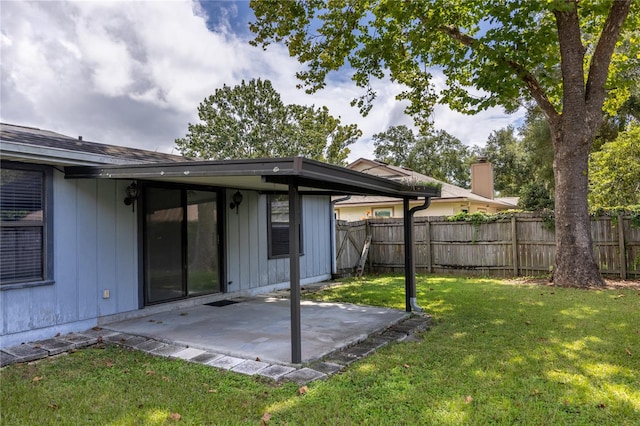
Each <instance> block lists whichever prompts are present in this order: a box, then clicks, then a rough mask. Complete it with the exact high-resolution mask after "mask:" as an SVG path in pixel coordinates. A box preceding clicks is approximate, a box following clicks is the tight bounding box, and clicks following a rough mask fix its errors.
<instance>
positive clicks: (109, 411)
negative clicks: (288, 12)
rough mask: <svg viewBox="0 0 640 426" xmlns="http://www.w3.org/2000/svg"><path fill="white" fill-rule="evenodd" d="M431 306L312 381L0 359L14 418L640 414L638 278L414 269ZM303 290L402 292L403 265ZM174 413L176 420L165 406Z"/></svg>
mask: <svg viewBox="0 0 640 426" xmlns="http://www.w3.org/2000/svg"><path fill="white" fill-rule="evenodd" d="M417 282H418V301H419V303H420V304H421V305H422V306H423V307H424V308H425V310H426V311H427V312H430V313H432V314H433V316H434V317H435V319H436V321H435V325H434V327H433V328H432V329H431V330H430V331H428V332H426V333H424V334H423V335H422V337H423V340H422V341H420V342H411V343H399V344H393V345H390V346H388V347H386V348H383V349H381V350H379V351H378V352H377V353H376V354H374V355H372V356H370V357H368V358H366V359H364V360H362V361H359V362H357V363H355V364H352V365H351V366H350V367H349V368H347V369H346V370H345V372H343V373H342V374H338V375H335V376H332V377H331V378H329V379H328V380H326V381H321V382H314V383H312V384H310V385H309V387H308V392H306V394H303V395H299V394H298V392H297V390H298V386H296V385H295V384H292V383H287V384H275V383H272V382H269V381H267V380H261V379H259V378H252V377H247V376H242V375H238V374H233V373H229V372H223V371H217V370H215V369H213V368H209V367H203V366H200V365H195V364H191V363H187V362H183V361H179V360H167V359H162V358H154V357H151V356H148V355H145V354H142V353H137V352H133V351H129V350H125V349H120V348H114V347H107V348H105V349H86V350H81V351H77V352H75V353H73V354H70V355H68V356H60V357H57V358H51V359H46V360H42V361H39V362H37V363H33V364H31V365H14V366H9V367H6V368H4V369H3V370H2V371H1V373H0V387H1V399H0V402H1V406H0V407H1V413H2V419H0V423H1V424H3V425H10V424H20V425H24V424H35V425H46V424H56V425H62V424H92V423H93V424H113V425H120V424H123V425H124V424H145V425H146V424H152V425H155V424H173V423H176V422H179V423H180V424H221V425H227V424H229V425H233V424H260V422H261V419H262V418H263V415H264V414H265V413H269V414H270V419H269V420H268V421H267V424H269V425H275V424H290V425H293V424H311V425H315V424H344V425H353V424H376V425H379V424H389V425H398V424H420V425H426V424H435V425H447V424H450V425H458V424H508V425H512V424H531V425H541V424H553V425H556V424H558V425H566V424H575V425H585V424H597V425H603V424H610V425H625V424H626V425H635V424H640V290H634V289H625V290H603V291H594V290H576V289H564V288H554V287H547V286H529V285H512V284H507V283H505V282H503V281H500V280H491V279H478V278H473V279H461V278H453V277H435V276H420V277H419V278H418V280H417ZM306 297H311V298H316V299H321V300H335V301H347V302H355V303H367V304H374V305H384V306H391V307H397V308H403V306H404V284H403V279H402V278H401V277H375V278H370V279H363V280H357V281H352V282H350V283H348V284H346V285H343V286H340V287H334V288H332V289H329V290H325V291H322V292H319V293H316V294H311V295H307V296H306ZM173 413H177V414H179V415H180V419H179V420H175V419H174V418H176V417H177V416H175V415H174V418H172V417H171V414H173Z"/></svg>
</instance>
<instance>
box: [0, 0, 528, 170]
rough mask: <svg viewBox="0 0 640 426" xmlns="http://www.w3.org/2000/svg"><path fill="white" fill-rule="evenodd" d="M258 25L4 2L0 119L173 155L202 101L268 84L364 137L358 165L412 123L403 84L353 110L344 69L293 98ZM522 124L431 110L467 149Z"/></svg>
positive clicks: (224, 17)
mask: <svg viewBox="0 0 640 426" xmlns="http://www.w3.org/2000/svg"><path fill="white" fill-rule="evenodd" d="M252 18H253V13H252V11H251V9H250V8H249V3H248V1H238V2H228V1H224V2H222V1H207V2H202V3H200V2H192V1H190V0H172V1H145V2H142V1H105V2H90V1H83V2H80V1H48V2H42V1H22V2H13V1H11V2H6V1H2V4H1V5H0V28H1V30H0V31H1V33H0V48H1V52H0V53H1V57H2V61H1V87H0V90H1V92H0V93H1V96H0V101H1V105H0V120H1V121H2V122H4V123H12V124H21V125H27V126H34V127H38V128H42V129H49V130H53V131H57V132H59V133H63V134H67V135H70V136H74V137H75V136H79V135H82V136H83V138H84V139H85V140H90V141H96V142H103V143H110V144H116V145H125V146H134V147H139V148H144V149H151V150H158V151H162V152H172V151H173V152H175V149H174V142H173V141H174V140H175V138H177V137H182V136H184V135H185V133H186V131H187V124H188V123H189V122H192V123H193V122H196V121H197V119H198V118H197V107H198V104H199V103H200V102H202V100H203V99H204V98H205V97H207V96H209V95H210V94H212V93H213V92H214V91H215V89H216V88H220V87H222V86H223V85H224V84H226V85H228V86H233V85H236V84H239V83H240V82H241V81H242V80H243V79H244V80H250V79H252V78H262V79H268V80H271V82H272V83H273V85H274V87H275V89H276V90H277V91H278V92H279V93H280V94H281V95H282V98H283V101H284V102H286V103H296V104H306V105H311V104H314V105H316V106H321V105H326V106H327V107H328V108H329V110H330V112H331V114H332V115H334V116H340V117H341V119H342V122H343V123H345V124H347V123H349V124H350V123H356V124H358V127H359V128H360V129H361V130H362V131H363V137H362V139H361V140H360V141H358V142H357V143H356V144H354V145H353V146H352V147H351V150H352V154H351V155H350V157H349V159H350V160H355V159H356V158H358V157H369V158H371V157H372V156H373V144H372V142H371V136H372V135H373V134H375V133H377V132H382V131H385V130H386V129H387V128H388V127H389V126H392V125H399V124H407V125H411V123H412V120H411V118H410V117H408V116H406V115H405V114H404V113H403V110H404V106H405V105H403V104H402V103H400V102H398V101H396V100H395V95H396V94H397V93H399V92H400V91H401V90H402V87H400V86H398V85H397V84H393V83H391V82H390V81H388V80H380V81H378V82H375V86H374V89H375V90H376V91H377V92H378V98H377V99H376V102H375V104H374V108H373V110H372V111H371V113H370V114H369V115H368V116H367V117H361V116H360V114H359V112H358V110H357V109H356V108H353V107H351V106H350V101H351V99H353V98H355V97H357V96H359V95H360V94H361V89H359V88H357V87H356V86H355V84H354V83H353V82H351V80H350V79H349V78H348V75H347V71H341V72H340V73H336V74H332V75H331V76H330V79H329V81H328V84H327V87H326V88H325V89H323V90H321V91H319V92H317V93H315V94H313V95H307V94H305V93H304V91H302V90H298V89H296V87H295V86H296V84H297V83H298V82H297V80H296V79H295V73H296V71H298V70H300V69H302V66H301V65H300V64H299V63H298V62H297V61H296V60H295V59H293V58H290V57H289V55H288V53H287V52H286V50H285V48H284V46H278V45H273V46H270V47H269V49H268V50H267V51H266V52H265V51H263V50H262V49H261V48H257V47H252V46H250V45H249V44H248V41H249V40H250V39H251V33H250V31H249V28H248V22H249V21H250V20H251V19H252ZM436 77H437V76H436ZM436 83H437V84H443V82H442V81H441V80H438V79H437V78H436ZM521 118H522V113H519V114H514V115H505V114H504V113H503V112H502V110H501V109H499V108H496V109H493V110H489V111H485V112H483V113H481V114H479V115H476V116H472V117H468V116H464V115H461V114H458V113H454V112H452V111H450V110H449V109H448V108H446V107H441V106H439V107H437V108H436V109H435V111H434V113H433V119H434V122H435V127H436V128H438V129H444V130H446V131H447V132H449V133H451V134H453V135H454V136H456V137H458V138H459V139H461V140H462V141H463V142H464V143H465V144H467V145H484V143H485V142H486V139H487V137H488V135H489V134H490V133H491V131H493V130H497V129H500V128H503V127H505V126H507V125H508V124H511V123H514V122H517V121H518V120H520V119H521Z"/></svg>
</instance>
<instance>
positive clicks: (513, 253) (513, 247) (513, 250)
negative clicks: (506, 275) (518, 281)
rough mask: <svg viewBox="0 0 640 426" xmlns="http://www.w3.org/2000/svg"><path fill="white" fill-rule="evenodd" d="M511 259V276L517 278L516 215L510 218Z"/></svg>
mask: <svg viewBox="0 0 640 426" xmlns="http://www.w3.org/2000/svg"><path fill="white" fill-rule="evenodd" d="M511 257H512V258H513V275H514V276H516V277H517V276H518V273H519V271H518V269H519V268H518V224H517V221H516V215H513V216H512V217H511Z"/></svg>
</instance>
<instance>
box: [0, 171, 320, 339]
mask: <svg viewBox="0 0 640 426" xmlns="http://www.w3.org/2000/svg"><path fill="white" fill-rule="evenodd" d="M53 179H54V188H53V193H54V195H53V239H54V247H53V256H54V271H53V277H54V280H55V282H54V284H51V285H44V286H39V287H30V288H22V289H9V290H3V291H0V346H12V345H16V344H20V343H22V342H27V341H33V340H39V339H46V338H50V337H52V336H54V335H55V334H57V333H67V332H72V331H81V330H84V329H87V328H90V327H93V326H95V325H97V324H98V320H99V318H101V317H105V316H110V315H114V314H122V313H126V312H131V311H136V310H138V309H139V300H140V292H141V291H142V284H141V283H139V279H138V272H139V271H138V236H137V232H138V227H137V220H136V218H137V213H138V212H137V211H136V214H134V213H133V212H132V211H131V206H125V205H124V203H123V200H124V198H125V188H126V187H127V185H128V184H129V182H128V181H113V180H106V179H97V180H94V179H80V180H75V179H74V180H65V179H64V176H63V174H62V173H61V172H59V171H57V170H56V171H54V173H53ZM233 192H235V190H229V191H227V199H231V195H232V194H233ZM242 193H243V195H244V200H243V202H242V204H241V205H240V208H239V209H238V214H236V213H235V211H232V210H229V205H228V203H227V205H220V208H225V209H227V226H226V231H225V235H224V239H223V241H224V244H225V245H226V250H227V258H226V259H227V260H226V267H227V281H228V282H229V284H228V289H227V291H228V293H229V294H230V295H233V294H255V293H259V292H260V291H269V290H271V289H275V288H284V287H287V286H288V280H289V259H288V258H281V259H269V258H268V247H267V244H268V242H267V205H266V202H267V197H266V195H261V194H259V193H257V192H255V191H242ZM302 203H303V206H302V213H303V220H302V224H303V229H302V232H303V244H304V255H303V256H302V257H301V259H300V272H301V280H302V283H303V284H304V283H309V282H317V281H322V280H325V279H328V278H330V276H331V244H330V235H331V232H330V230H331V222H330V220H331V206H330V200H329V197H326V196H303V197H302ZM105 290H109V293H110V297H109V298H107V299H105V298H103V292H104V291H105Z"/></svg>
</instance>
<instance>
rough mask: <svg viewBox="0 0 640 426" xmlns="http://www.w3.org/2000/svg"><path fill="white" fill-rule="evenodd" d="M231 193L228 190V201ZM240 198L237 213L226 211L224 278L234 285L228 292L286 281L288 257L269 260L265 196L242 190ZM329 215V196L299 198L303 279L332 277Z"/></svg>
mask: <svg viewBox="0 0 640 426" xmlns="http://www.w3.org/2000/svg"><path fill="white" fill-rule="evenodd" d="M234 192H235V190H228V191H227V198H228V199H230V197H231V195H232V194H233V193H234ZM242 195H243V196H244V199H243V201H242V204H241V205H240V209H239V212H238V214H236V213H235V211H231V210H229V213H228V219H227V230H226V236H227V239H226V240H227V241H226V245H227V250H228V251H227V253H228V256H227V271H228V276H227V279H228V281H232V282H233V284H232V285H230V286H229V288H228V291H229V292H230V293H233V292H239V291H245V290H252V289H258V288H260V287H265V286H271V285H274V284H281V283H285V282H287V281H289V258H288V257H285V258H277V259H269V255H268V240H267V196H266V195H264V194H259V193H258V192H255V191H242ZM227 207H228V206H227ZM330 214H331V207H330V199H329V197H326V196H307V195H305V196H303V197H302V215H303V217H302V232H303V250H304V255H303V256H302V257H301V259H300V278H302V279H305V278H312V277H316V276H321V275H327V274H331V252H330V245H329V241H330V238H331V232H330V230H331V222H330Z"/></svg>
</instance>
